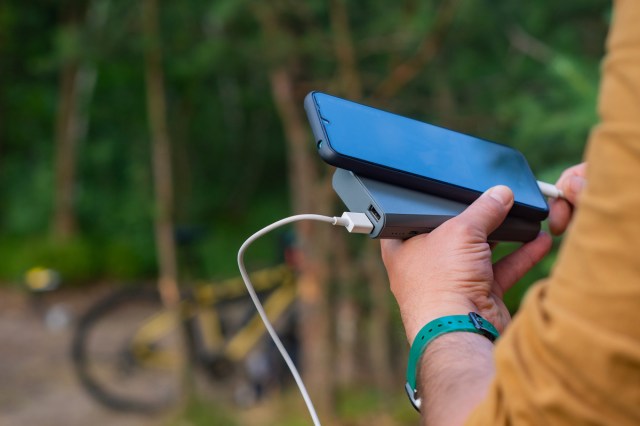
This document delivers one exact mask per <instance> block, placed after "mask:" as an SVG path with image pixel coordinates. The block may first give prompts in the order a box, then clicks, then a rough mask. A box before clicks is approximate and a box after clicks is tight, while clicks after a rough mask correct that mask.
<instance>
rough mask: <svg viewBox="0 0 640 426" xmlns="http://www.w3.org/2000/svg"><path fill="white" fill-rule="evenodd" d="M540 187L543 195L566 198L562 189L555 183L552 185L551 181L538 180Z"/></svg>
mask: <svg viewBox="0 0 640 426" xmlns="http://www.w3.org/2000/svg"><path fill="white" fill-rule="evenodd" d="M538 188H540V192H542V195H544V196H545V197H549V198H565V197H564V193H563V192H562V190H561V189H560V188H558V187H557V186H555V185H551V184H550V183H546V182H542V181H538Z"/></svg>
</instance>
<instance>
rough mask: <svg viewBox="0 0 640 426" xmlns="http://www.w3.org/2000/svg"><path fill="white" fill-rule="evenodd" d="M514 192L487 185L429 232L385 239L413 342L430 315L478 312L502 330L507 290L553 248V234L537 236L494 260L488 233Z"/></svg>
mask: <svg viewBox="0 0 640 426" xmlns="http://www.w3.org/2000/svg"><path fill="white" fill-rule="evenodd" d="M512 205H513V193H512V192H511V190H510V189H509V188H507V187H505V186H497V187H494V188H491V189H489V190H488V191H487V192H485V193H484V194H483V195H482V196H480V197H479V198H478V199H477V200H476V201H475V202H474V203H473V204H471V205H470V206H469V207H468V208H467V209H466V210H465V211H464V212H462V213H461V214H459V215H458V216H456V217H455V218H453V219H450V220H448V221H447V222H445V223H443V224H442V225H440V226H439V227H438V228H436V229H435V230H434V231H433V232H431V233H430V234H421V235H418V236H415V237H413V238H411V239H409V240H406V241H401V240H382V241H381V247H382V259H383V261H384V264H385V267H386V268H387V273H388V275H389V280H390V282H391V291H392V292H393V294H394V296H395V298H396V301H397V302H398V305H399V307H400V314H401V315H402V321H403V323H404V326H405V331H406V333H407V338H408V340H409V342H410V343H411V342H413V339H414V338H415V336H416V334H418V332H419V331H420V329H421V328H422V327H423V326H424V325H425V324H427V323H428V322H429V321H431V320H433V319H435V318H438V317H441V316H445V315H460V314H462V315H466V314H468V313H469V312H477V313H479V314H480V315H482V316H483V317H484V318H485V319H487V320H488V321H490V322H491V323H492V324H493V325H494V326H495V327H496V328H497V329H498V330H499V331H502V330H504V329H505V327H506V326H507V324H508V323H509V321H510V319H511V317H510V315H509V311H508V310H507V308H506V306H505V305H504V303H503V301H502V296H503V294H504V292H505V291H506V290H508V289H509V288H511V287H512V286H513V285H514V284H515V283H516V282H517V281H518V280H519V279H520V278H522V276H523V275H524V274H525V273H526V272H527V271H528V270H529V269H531V268H532V267H533V266H534V265H535V264H536V263H538V262H539V261H540V260H541V259H542V258H543V257H544V256H545V255H546V254H547V253H548V252H549V249H550V248H551V238H550V237H549V235H547V234H540V235H539V236H538V237H537V238H536V239H535V240H533V241H531V242H528V243H526V244H524V245H523V246H522V247H520V248H519V249H518V250H516V251H514V252H513V253H511V254H509V255H508V256H505V257H504V258H502V259H501V260H500V261H498V262H497V263H496V264H495V265H492V263H491V247H490V245H489V243H488V242H487V236H488V235H489V234H490V233H491V232H493V231H494V230H495V229H496V228H497V227H498V226H499V225H500V224H501V223H502V222H503V221H504V219H505V218H506V216H507V213H508V212H509V210H510V209H511V206H512Z"/></svg>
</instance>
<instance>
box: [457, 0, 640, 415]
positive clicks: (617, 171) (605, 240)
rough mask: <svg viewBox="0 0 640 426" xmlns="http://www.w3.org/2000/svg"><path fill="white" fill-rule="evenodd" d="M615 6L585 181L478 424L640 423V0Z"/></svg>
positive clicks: (502, 344) (510, 334)
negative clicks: (550, 268) (554, 260)
mask: <svg viewBox="0 0 640 426" xmlns="http://www.w3.org/2000/svg"><path fill="white" fill-rule="evenodd" d="M614 6H615V7H614V16H613V22H612V26H611V29H610V32H609V37H608V40H607V55H606V58H605V60H604V63H603V77H602V82H601V87H600V99H599V114H600V119H601V122H600V124H599V125H598V126H597V127H596V128H594V130H593V132H592V134H591V137H590V140H589V143H588V148H587V152H586V159H587V161H588V166H587V180H588V184H587V187H586V189H585V193H584V194H583V196H582V198H581V202H580V206H579V209H578V210H577V211H576V214H575V217H574V220H573V223H572V224H571V226H570V229H569V231H568V233H567V236H566V237H565V240H564V242H563V245H562V247H561V250H560V254H559V257H558V260H557V263H556V265H555V267H554V269H553V271H552V273H551V276H550V277H549V278H548V279H547V280H546V281H544V282H541V283H538V284H537V285H536V286H535V287H534V288H532V289H531V291H530V292H529V294H528V295H527V297H526V298H525V301H524V303H523V306H522V308H521V310H520V312H519V313H518V315H517V316H516V318H515V319H514V321H513V323H512V324H511V326H510V327H509V329H508V330H507V332H506V333H505V335H504V336H503V337H502V338H501V339H500V341H499V342H498V344H497V345H496V349H495V362H496V377H495V380H494V382H493V384H492V385H491V388H490V390H489V395H488V397H487V398H486V400H485V401H484V402H483V403H481V405H480V406H479V407H478V408H477V409H476V410H475V411H474V412H473V413H472V415H471V417H470V418H469V420H468V424H470V425H496V424H505V425H506V424H515V425H579V424H580V425H581V424H590V425H596V424H598V425H600V424H606V425H627V424H629V425H640V0H618V1H616V2H615V5H614Z"/></svg>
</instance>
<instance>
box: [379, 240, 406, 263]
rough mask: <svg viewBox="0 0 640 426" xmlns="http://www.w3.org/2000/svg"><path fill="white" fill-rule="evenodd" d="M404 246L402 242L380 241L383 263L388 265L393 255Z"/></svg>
mask: <svg viewBox="0 0 640 426" xmlns="http://www.w3.org/2000/svg"><path fill="white" fill-rule="evenodd" d="M401 246H402V240H395V239H393V240H391V239H389V240H388V239H382V240H380V251H381V253H382V261H383V262H384V264H385V265H386V264H387V263H388V261H389V259H390V258H391V257H392V256H393V254H394V253H395V252H396V251H398V249H399V248H400V247H401Z"/></svg>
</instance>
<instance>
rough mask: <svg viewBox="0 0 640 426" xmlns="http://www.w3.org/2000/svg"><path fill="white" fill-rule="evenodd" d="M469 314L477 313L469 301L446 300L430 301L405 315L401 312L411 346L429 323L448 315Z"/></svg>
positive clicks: (474, 306)
mask: <svg viewBox="0 0 640 426" xmlns="http://www.w3.org/2000/svg"><path fill="white" fill-rule="evenodd" d="M469 312H477V307H476V305H475V304H473V303H471V302H470V301H465V300H458V301H454V300H451V299H448V298H441V299H437V300H433V299H432V300H430V301H429V303H425V304H422V305H419V306H416V307H415V308H414V309H412V310H411V312H410V313H409V312H408V313H407V314H406V315H405V314H404V312H403V315H402V316H403V322H404V326H405V331H406V333H407V340H408V341H409V344H413V341H414V339H415V338H416V336H417V334H418V333H419V332H420V330H421V329H422V327H424V326H425V325H426V324H428V323H429V322H431V321H433V320H435V319H437V318H441V317H446V316H450V315H467V314H468V313H469Z"/></svg>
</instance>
